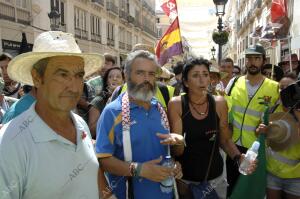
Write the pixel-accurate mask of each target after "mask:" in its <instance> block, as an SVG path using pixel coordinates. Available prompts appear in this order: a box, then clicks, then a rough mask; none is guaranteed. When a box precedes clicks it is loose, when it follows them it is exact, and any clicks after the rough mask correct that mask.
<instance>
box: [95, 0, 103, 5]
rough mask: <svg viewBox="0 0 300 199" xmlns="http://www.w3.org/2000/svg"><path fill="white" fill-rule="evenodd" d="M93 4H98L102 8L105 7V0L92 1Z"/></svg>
mask: <svg viewBox="0 0 300 199" xmlns="http://www.w3.org/2000/svg"><path fill="white" fill-rule="evenodd" d="M92 2H93V3H98V4H100V5H101V6H104V0H92Z"/></svg>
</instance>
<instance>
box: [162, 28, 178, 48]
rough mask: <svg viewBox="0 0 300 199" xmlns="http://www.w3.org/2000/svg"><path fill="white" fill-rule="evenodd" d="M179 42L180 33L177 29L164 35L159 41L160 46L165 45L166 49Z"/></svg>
mask: <svg viewBox="0 0 300 199" xmlns="http://www.w3.org/2000/svg"><path fill="white" fill-rule="evenodd" d="M178 42H181V37H180V31H179V29H177V30H174V31H172V32H171V33H170V34H167V35H165V36H164V37H163V38H162V39H161V42H160V43H161V44H166V46H165V49H166V48H170V47H171V46H173V45H174V44H176V43H178Z"/></svg>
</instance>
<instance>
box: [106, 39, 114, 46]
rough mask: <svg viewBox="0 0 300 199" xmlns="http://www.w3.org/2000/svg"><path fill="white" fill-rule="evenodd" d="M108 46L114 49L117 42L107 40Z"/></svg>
mask: <svg viewBox="0 0 300 199" xmlns="http://www.w3.org/2000/svg"><path fill="white" fill-rule="evenodd" d="M107 45H108V46H112V47H114V46H115V40H113V39H110V38H107Z"/></svg>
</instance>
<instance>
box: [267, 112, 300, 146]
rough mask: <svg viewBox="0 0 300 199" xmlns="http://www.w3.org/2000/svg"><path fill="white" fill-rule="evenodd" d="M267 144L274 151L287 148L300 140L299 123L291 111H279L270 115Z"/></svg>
mask: <svg viewBox="0 0 300 199" xmlns="http://www.w3.org/2000/svg"><path fill="white" fill-rule="evenodd" d="M266 140H267V145H268V146H270V147H271V148H272V150H274V151H281V150H284V149H287V148H288V147H289V146H291V145H293V144H295V143H297V142H299V141H300V135H299V134H298V124H297V121H296V119H295V118H294V117H293V116H292V115H291V114H290V113H284V112H278V113H273V114H271V115H270V124H269V125H268V126H267V129H266Z"/></svg>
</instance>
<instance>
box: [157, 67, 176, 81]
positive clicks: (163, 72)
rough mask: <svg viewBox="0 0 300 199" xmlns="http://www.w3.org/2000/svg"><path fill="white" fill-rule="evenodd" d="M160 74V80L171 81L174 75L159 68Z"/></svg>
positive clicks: (163, 68) (165, 69) (164, 68)
mask: <svg viewBox="0 0 300 199" xmlns="http://www.w3.org/2000/svg"><path fill="white" fill-rule="evenodd" d="M161 69H162V73H161V74H160V75H159V77H161V78H166V79H171V78H173V77H174V76H175V74H174V73H171V72H170V71H169V70H168V69H167V68H166V67H164V66H163V67H161Z"/></svg>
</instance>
